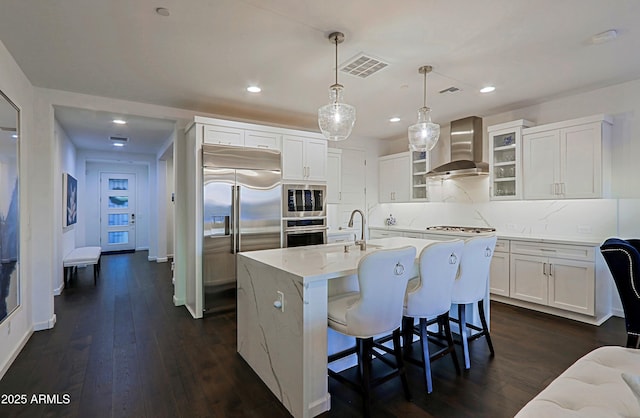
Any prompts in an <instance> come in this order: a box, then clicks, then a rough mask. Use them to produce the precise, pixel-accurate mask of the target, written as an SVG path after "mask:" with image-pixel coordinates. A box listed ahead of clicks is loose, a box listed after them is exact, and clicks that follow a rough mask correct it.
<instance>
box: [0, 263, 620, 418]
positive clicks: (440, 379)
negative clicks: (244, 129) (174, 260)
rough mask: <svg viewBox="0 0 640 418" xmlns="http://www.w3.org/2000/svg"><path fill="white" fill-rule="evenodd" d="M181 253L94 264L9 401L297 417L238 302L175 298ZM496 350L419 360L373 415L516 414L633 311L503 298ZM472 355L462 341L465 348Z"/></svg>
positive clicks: (46, 409)
mask: <svg viewBox="0 0 640 418" xmlns="http://www.w3.org/2000/svg"><path fill="white" fill-rule="evenodd" d="M169 266H170V264H169V263H155V262H149V261H147V253H146V252H137V253H131V254H118V255H105V256H103V258H102V272H101V276H100V277H99V278H98V284H97V286H96V287H94V286H93V275H92V269H91V268H84V269H80V270H79V275H78V279H77V280H76V281H74V282H72V287H70V288H69V289H67V290H65V291H64V292H63V294H62V295H60V296H57V297H56V298H55V311H56V315H57V324H56V326H55V328H53V329H52V330H47V331H40V332H36V333H34V334H33V336H32V337H31V339H30V340H29V342H28V343H27V344H26V346H25V348H24V349H23V351H22V353H20V355H19V356H18V358H17V359H16V361H15V362H14V364H13V365H12V367H11V368H10V369H9V371H8V372H7V374H6V375H5V376H4V378H3V379H2V381H0V395H2V394H4V395H7V394H26V395H27V405H18V406H7V405H0V415H2V416H3V417H6V416H11V417H13V416H24V417H40V416H47V417H150V418H151V417H154V418H155V417H214V416H215V417H269V418H271V417H287V416H289V415H288V413H287V411H286V410H285V409H284V408H283V407H282V406H280V404H279V403H278V402H277V400H276V399H275V397H274V396H273V395H272V394H271V393H270V392H269V391H268V389H267V388H266V387H265V386H264V385H263V384H262V382H261V381H260V380H259V379H258V378H257V377H256V375H255V374H254V373H253V371H252V370H251V369H250V368H249V367H248V366H247V365H246V363H245V362H244V361H243V360H242V359H241V358H240V356H239V355H237V354H236V340H235V338H236V328H235V313H230V314H225V315H218V316H211V317H206V318H205V319H202V320H193V319H192V318H191V316H190V315H189V313H188V312H187V310H186V309H185V308H184V307H174V306H173V304H172V294H173V288H172V285H171V272H170V269H169ZM491 308H492V322H491V323H492V339H493V342H494V345H495V348H496V357H495V358H494V359H490V358H489V356H488V349H487V346H486V344H485V343H484V341H483V340H478V341H476V342H475V343H473V344H472V346H471V349H472V359H471V363H472V367H471V370H470V371H468V372H463V374H462V376H456V375H455V372H454V370H453V366H452V364H451V362H450V361H447V360H446V359H445V360H440V361H437V362H435V363H434V364H433V376H434V392H433V393H432V394H431V395H429V396H427V395H426V394H424V393H423V383H422V380H421V371H420V370H419V369H418V368H416V367H409V370H408V375H409V382H410V384H411V387H412V390H413V402H411V403H408V402H406V401H405V400H404V397H403V395H402V391H401V390H400V388H399V383H396V382H389V383H388V384H385V385H383V386H381V387H380V388H378V389H377V390H376V391H375V392H374V397H375V399H376V400H375V402H374V404H373V411H374V412H373V416H380V417H405V416H412V417H432V416H437V417H480V416H486V417H510V416H513V415H514V413H515V412H516V411H517V410H518V409H519V408H520V407H522V406H523V405H524V403H526V402H527V401H528V400H529V399H531V398H532V397H533V396H534V395H535V394H536V393H538V392H539V391H540V390H541V389H542V388H543V387H544V386H546V384H548V383H549V382H550V381H551V380H552V379H553V378H555V377H556V376H557V375H558V374H559V373H560V372H561V371H562V370H564V369H565V368H566V367H568V366H569V365H570V364H571V363H573V361H575V360H576V359H577V358H578V357H580V356H582V355H583V354H585V353H586V352H588V351H590V350H591V349H593V348H595V347H597V346H600V345H607V344H610V345H621V344H624V342H625V339H626V333H625V327H624V320H623V319H622V318H613V319H611V320H609V321H607V322H606V323H605V324H604V325H602V326H601V327H593V326H590V325H585V324H581V323H577V322H574V321H570V320H564V319H559V318H555V317H552V316H548V315H544V314H541V313H537V312H532V311H528V310H524V309H519V308H515V307H511V306H508V305H503V304H499V303H492V305H491ZM458 355H460V352H458ZM329 385H330V391H331V394H332V405H333V406H332V410H331V411H330V412H328V413H325V414H323V415H321V416H322V417H357V416H360V400H359V397H358V395H357V394H355V393H353V392H351V391H350V390H348V389H345V388H344V387H343V386H341V385H339V384H336V383H335V382H333V381H330V382H329ZM33 394H48V395H54V394H58V395H59V399H58V400H59V403H64V398H63V394H68V395H69V402H68V404H53V405H51V404H50V405H44V404H35V403H34V404H31V403H30V401H31V397H32V395H33Z"/></svg>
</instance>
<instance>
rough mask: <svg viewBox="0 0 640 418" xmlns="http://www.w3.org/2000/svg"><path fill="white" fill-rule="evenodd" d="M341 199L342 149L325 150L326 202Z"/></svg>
mask: <svg viewBox="0 0 640 418" xmlns="http://www.w3.org/2000/svg"><path fill="white" fill-rule="evenodd" d="M341 201H342V150H341V149H338V148H329V149H328V150H327V203H341Z"/></svg>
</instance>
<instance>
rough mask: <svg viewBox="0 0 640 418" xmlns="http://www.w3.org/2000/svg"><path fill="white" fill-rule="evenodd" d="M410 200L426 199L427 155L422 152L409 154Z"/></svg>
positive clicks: (428, 167)
mask: <svg viewBox="0 0 640 418" xmlns="http://www.w3.org/2000/svg"><path fill="white" fill-rule="evenodd" d="M410 155H411V199H412V200H426V199H427V197H428V196H427V179H426V177H425V175H426V174H427V173H428V172H429V169H430V166H429V154H428V153H427V152H424V151H412V152H411V154H410Z"/></svg>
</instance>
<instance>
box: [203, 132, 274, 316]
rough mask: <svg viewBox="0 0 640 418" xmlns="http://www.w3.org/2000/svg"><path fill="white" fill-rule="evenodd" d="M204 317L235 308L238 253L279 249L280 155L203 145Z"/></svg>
mask: <svg viewBox="0 0 640 418" xmlns="http://www.w3.org/2000/svg"><path fill="white" fill-rule="evenodd" d="M202 165H203V187H204V195H203V204H204V208H203V209H204V210H203V216H204V223H203V231H204V236H203V245H202V248H203V255H202V263H203V265H202V283H203V292H204V293H203V294H204V300H203V310H204V314H210V313H216V312H221V311H226V310H230V309H233V308H235V306H236V293H235V290H236V257H237V253H238V252H240V251H253V250H263V249H269V248H280V246H281V238H280V231H281V225H280V219H281V213H282V203H281V199H282V190H281V187H282V186H281V171H280V152H279V151H274V150H261V149H252V148H242V147H229V146H222V145H206V144H205V145H203V148H202Z"/></svg>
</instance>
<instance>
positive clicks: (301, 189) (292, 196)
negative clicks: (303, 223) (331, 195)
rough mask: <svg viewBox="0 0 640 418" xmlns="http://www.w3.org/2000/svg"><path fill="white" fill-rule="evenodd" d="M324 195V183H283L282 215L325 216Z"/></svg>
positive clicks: (295, 216)
mask: <svg viewBox="0 0 640 418" xmlns="http://www.w3.org/2000/svg"><path fill="white" fill-rule="evenodd" d="M326 195H327V187H326V186H324V185H309V184H285V185H283V186H282V217H283V218H299V217H309V216H326V215H327V209H326V201H325V199H326Z"/></svg>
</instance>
